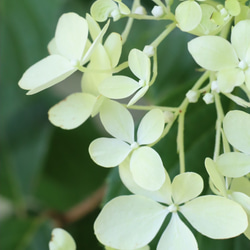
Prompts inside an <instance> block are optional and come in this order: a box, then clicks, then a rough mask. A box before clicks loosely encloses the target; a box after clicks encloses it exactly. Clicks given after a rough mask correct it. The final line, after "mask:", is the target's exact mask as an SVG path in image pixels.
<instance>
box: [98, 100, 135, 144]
mask: <svg viewBox="0 0 250 250" xmlns="http://www.w3.org/2000/svg"><path fill="white" fill-rule="evenodd" d="M100 118H101V122H102V124H103V126H104V127H105V129H106V130H107V131H108V132H109V133H110V134H111V135H112V136H114V137H116V138H118V139H120V140H122V141H126V142H129V143H133V142H134V121H133V117H132V115H131V114H130V113H129V111H128V110H127V109H126V108H125V107H123V106H122V105H121V104H120V103H118V102H115V101H106V102H105V103H104V104H103V105H102V107H101V110H100Z"/></svg>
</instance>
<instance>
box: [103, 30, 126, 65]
mask: <svg viewBox="0 0 250 250" xmlns="http://www.w3.org/2000/svg"><path fill="white" fill-rule="evenodd" d="M104 48H105V49H106V51H107V53H108V55H109V58H110V62H111V67H112V68H113V67H115V66H116V65H117V64H118V62H119V59H120V56H121V53H122V37H121V35H120V34H118V33H115V32H112V33H111V34H110V35H109V36H108V38H107V39H106V41H105V43H104Z"/></svg>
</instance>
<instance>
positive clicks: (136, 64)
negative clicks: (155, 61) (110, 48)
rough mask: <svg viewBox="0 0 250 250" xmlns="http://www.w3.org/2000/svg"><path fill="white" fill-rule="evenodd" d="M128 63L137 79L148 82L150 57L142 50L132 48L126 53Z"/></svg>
mask: <svg viewBox="0 0 250 250" xmlns="http://www.w3.org/2000/svg"><path fill="white" fill-rule="evenodd" d="M128 65H129V68H130V69H131V71H132V72H133V74H134V75H136V76H137V77H138V78H139V79H142V80H145V81H146V82H149V78H150V59H149V58H148V56H147V55H146V54H145V53H144V52H142V51H140V50H138V49H132V50H131V51H130V52H129V55H128Z"/></svg>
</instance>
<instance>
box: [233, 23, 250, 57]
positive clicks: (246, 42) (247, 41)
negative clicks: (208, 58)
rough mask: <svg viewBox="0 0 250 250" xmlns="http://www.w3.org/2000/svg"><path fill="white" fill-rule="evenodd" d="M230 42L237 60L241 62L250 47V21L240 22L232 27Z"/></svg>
mask: <svg viewBox="0 0 250 250" xmlns="http://www.w3.org/2000/svg"><path fill="white" fill-rule="evenodd" d="M231 42H232V45H233V47H234V48H235V50H236V52H237V54H238V56H239V58H240V59H241V60H243V59H244V58H245V55H246V53H247V50H248V48H249V46H250V20H243V21H240V22H238V23H237V24H236V25H235V26H234V28H233V29H232V33H231Z"/></svg>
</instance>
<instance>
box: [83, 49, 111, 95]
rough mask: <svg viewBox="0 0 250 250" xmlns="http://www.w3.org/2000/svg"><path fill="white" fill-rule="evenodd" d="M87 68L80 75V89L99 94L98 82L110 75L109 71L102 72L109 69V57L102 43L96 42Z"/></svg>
mask: <svg viewBox="0 0 250 250" xmlns="http://www.w3.org/2000/svg"><path fill="white" fill-rule="evenodd" d="M87 69H88V71H87V72H85V73H84V74H83V77H82V82H81V84H82V91H83V92H87V93H91V94H93V95H96V96H97V95H99V94H100V92H99V90H98V86H99V85H100V83H101V82H102V81H103V80H104V79H106V78H108V77H110V76H112V74H111V72H102V71H104V70H109V69H111V64H110V59H109V56H108V54H107V52H106V50H105V49H104V47H103V45H101V44H98V46H97V47H96V49H95V50H94V52H93V54H92V55H91V61H90V63H89V64H88V66H87ZM99 70H100V71H99Z"/></svg>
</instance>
